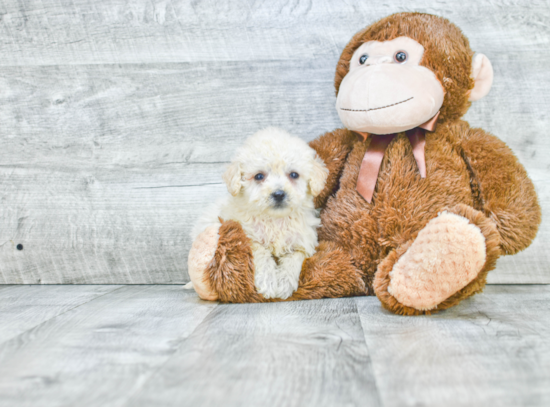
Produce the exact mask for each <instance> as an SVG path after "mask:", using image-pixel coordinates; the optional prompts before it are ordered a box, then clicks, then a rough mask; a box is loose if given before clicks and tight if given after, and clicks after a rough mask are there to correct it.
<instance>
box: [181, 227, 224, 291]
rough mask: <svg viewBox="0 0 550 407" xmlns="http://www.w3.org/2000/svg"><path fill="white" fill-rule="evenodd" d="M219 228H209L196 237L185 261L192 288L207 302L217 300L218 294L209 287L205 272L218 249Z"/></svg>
mask: <svg viewBox="0 0 550 407" xmlns="http://www.w3.org/2000/svg"><path fill="white" fill-rule="evenodd" d="M219 228H220V227H219V225H213V226H209V227H208V228H206V229H205V230H204V231H203V232H202V233H201V234H200V235H198V236H197V238H196V239H195V241H194V242H193V245H192V246H191V250H190V251H189V257H188V260H187V266H188V268H187V269H188V271H189V278H191V282H192V283H193V288H194V289H195V291H196V292H197V294H198V295H199V297H201V298H202V299H203V300H208V301H216V300H217V299H218V294H216V292H214V290H213V289H212V288H211V287H210V284H209V282H208V275H207V273H206V270H207V267H208V265H209V264H210V262H211V261H212V259H213V258H214V254H215V253H216V249H217V247H218V240H219V235H218V230H219Z"/></svg>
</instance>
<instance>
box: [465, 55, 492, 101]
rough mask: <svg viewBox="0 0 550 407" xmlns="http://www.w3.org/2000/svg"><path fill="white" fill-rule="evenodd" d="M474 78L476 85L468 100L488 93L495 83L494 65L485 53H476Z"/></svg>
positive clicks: (473, 60) (473, 66) (473, 59)
mask: <svg viewBox="0 0 550 407" xmlns="http://www.w3.org/2000/svg"><path fill="white" fill-rule="evenodd" d="M472 78H474V81H475V85H474V88H473V89H472V90H471V91H470V96H469V97H468V100H471V101H474V100H479V99H481V98H482V97H484V96H485V95H487V93H489V91H490V90H491V85H492V84H493V66H492V65H491V61H489V58H487V57H486V56H485V55H483V54H475V55H474V57H473V58H472Z"/></svg>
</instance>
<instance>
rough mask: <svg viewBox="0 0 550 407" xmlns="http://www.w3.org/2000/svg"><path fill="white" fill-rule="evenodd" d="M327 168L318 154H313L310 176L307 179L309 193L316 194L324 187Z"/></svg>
mask: <svg viewBox="0 0 550 407" xmlns="http://www.w3.org/2000/svg"><path fill="white" fill-rule="evenodd" d="M327 177H328V169H327V167H325V163H324V162H323V160H321V158H320V157H319V156H317V155H316V156H315V158H314V159H313V168H312V171H311V178H310V179H309V189H310V190H311V195H313V196H317V195H319V194H320V193H321V192H322V191H323V188H325V183H326V182H327Z"/></svg>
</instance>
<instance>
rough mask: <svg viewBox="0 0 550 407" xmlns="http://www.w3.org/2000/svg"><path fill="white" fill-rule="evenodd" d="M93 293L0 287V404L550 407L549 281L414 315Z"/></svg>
mask: <svg viewBox="0 0 550 407" xmlns="http://www.w3.org/2000/svg"><path fill="white" fill-rule="evenodd" d="M14 288H15V291H14V290H13V289H14ZM98 288H101V287H97V286H96V287H92V286H89V287H88V290H89V291H88V292H87V293H88V294H91V293H94V292H95V294H97V295H99V296H98V297H96V298H95V299H91V300H90V301H87V302H85V303H83V304H82V305H80V306H74V305H76V304H78V303H82V302H83V301H85V298H84V297H85V296H86V295H88V294H86V293H85V291H84V290H85V287H74V286H51V285H50V286H48V285H42V286H33V287H5V288H2V289H0V304H1V307H2V310H7V311H8V313H7V314H4V315H3V316H2V317H0V333H2V334H3V333H4V332H6V329H7V332H10V330H11V331H12V332H14V331H13V326H14V321H17V320H19V321H20V325H19V326H18V330H19V332H17V333H16V332H14V335H12V336H11V337H10V338H9V339H8V338H6V340H4V341H0V405H2V407H4V406H10V407H11V406H18V407H23V406H37V405H40V406H79V407H80V406H81V407H88V406H101V407H110V406H117V407H121V406H128V407H130V406H132V407H133V406H142V405H147V406H149V405H162V406H172V405H174V406H181V405H184V406H219V405H224V406H239V407H241V406H242V407H249V406H265V407H271V406H309V405H311V406H377V405H382V406H385V407H392V406H426V407H429V406H449V407H454V406H469V407H470V406H471V407H477V406H487V405H495V406H514V407H515V406H530V407H539V406H540V407H546V406H548V405H549V404H550V388H549V387H548V383H549V382H550V317H549V315H550V312H549V311H550V285H546V286H541V285H521V286H520V285H517V286H504V285H500V286H489V287H487V288H486V290H485V292H484V293H482V294H480V295H476V296H474V297H472V298H471V299H468V300H467V301H465V302H463V303H461V304H459V305H458V306H457V307H455V308H453V309H450V310H447V311H444V312H442V313H440V314H437V315H433V316H422V317H401V316H396V315H393V314H390V313H388V312H386V311H385V310H383V309H382V308H381V307H380V303H379V301H378V300H377V299H376V298H374V297H366V298H365V297H363V298H359V297H357V298H344V299H327V300H316V301H304V302H292V303H279V304H242V305H241V304H236V305H235V304H233V305H232V304H228V305H218V304H216V303H208V302H203V301H200V300H198V299H197V296H196V294H194V293H193V292H189V291H185V290H183V289H182V288H181V287H180V286H167V285H160V286H137V285H134V286H126V287H117V288H116V289H114V290H113V291H111V292H107V291H106V290H107V288H111V289H113V288H115V287H104V288H105V291H104V295H101V294H100V292H99V290H98ZM23 290H28V291H27V292H25V293H23V292H22V291H23ZM94 290H95V291H94ZM16 294H19V295H16ZM45 299H48V300H47V302H45ZM10 304H11V305H10ZM71 306H72V308H71V309H69V307H71ZM45 308H46V310H45ZM53 309H57V310H58V311H56V312H50V310H53ZM17 310H19V314H17ZM56 313H57V314H58V315H57V316H54V315H55V314H56ZM6 315H7V316H8V317H7V318H6ZM26 320H28V321H29V323H28V324H27V325H26V326H24V324H25V323H26V322H25V321H26ZM41 321H42V322H41ZM31 322H32V323H31Z"/></svg>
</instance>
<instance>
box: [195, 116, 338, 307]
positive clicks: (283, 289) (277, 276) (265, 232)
mask: <svg viewBox="0 0 550 407" xmlns="http://www.w3.org/2000/svg"><path fill="white" fill-rule="evenodd" d="M327 175H328V170H327V169H326V168H325V165H324V163H323V161H322V160H321V159H320V158H319V157H317V155H316V153H315V151H314V150H313V149H312V148H310V147H309V146H308V145H307V143H306V142H304V141H303V140H301V139H299V138H297V137H293V136H291V135H290V134H288V133H287V132H285V131H284V130H281V129H277V128H274V127H270V128H267V129H264V130H261V131H259V132H257V133H256V134H254V135H253V136H252V137H250V138H249V139H248V140H247V141H246V142H245V143H244V145H243V146H242V147H241V148H239V150H238V151H237V154H236V156H235V158H234V159H233V160H232V161H231V164H230V165H229V167H228V168H227V170H226V172H225V174H224V175H223V180H224V181H225V183H226V184H227V189H228V190H229V192H230V193H231V196H229V197H228V198H227V199H225V200H224V201H222V202H220V203H219V204H218V205H216V207H215V208H213V209H211V210H209V211H208V212H207V213H206V214H205V215H204V216H203V217H202V218H201V219H200V220H199V222H198V223H197V225H196V226H195V228H194V230H193V240H195V238H196V237H197V236H198V235H199V233H201V232H203V231H204V230H206V229H207V228H212V227H214V228H216V229H215V231H216V232H217V230H218V229H219V227H220V223H219V220H218V217H220V218H221V219H223V220H230V219H232V220H235V221H238V222H240V224H241V225H242V227H243V229H244V231H245V233H246V234H247V235H248V237H249V238H250V239H251V241H252V251H253V255H254V266H255V274H254V281H255V285H256V289H257V290H258V292H259V293H261V294H263V296H264V297H266V298H282V299H285V298H288V297H290V296H291V295H292V293H293V292H294V291H295V290H296V289H297V288H298V279H299V277H300V271H301V269H302V263H303V261H304V259H306V258H307V257H310V256H311V255H312V254H313V253H314V252H315V247H316V246H317V227H319V225H320V220H319V217H318V213H317V211H316V210H315V207H314V205H313V198H314V197H315V196H317V195H318V194H319V193H320V192H321V191H322V190H323V187H324V185H325V181H326V179H327ZM190 272H191V270H190Z"/></svg>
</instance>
